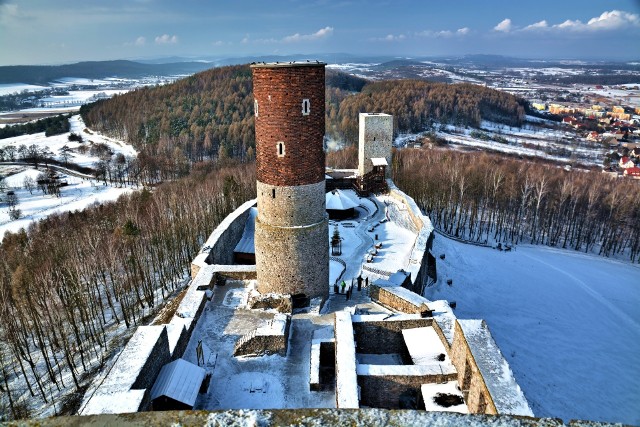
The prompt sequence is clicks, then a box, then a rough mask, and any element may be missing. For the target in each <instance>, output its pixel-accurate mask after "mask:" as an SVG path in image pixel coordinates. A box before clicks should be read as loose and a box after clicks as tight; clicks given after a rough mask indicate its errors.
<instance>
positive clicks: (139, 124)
mask: <svg viewBox="0 0 640 427" xmlns="http://www.w3.org/2000/svg"><path fill="white" fill-rule="evenodd" d="M325 82H326V115H327V120H326V124H327V129H326V133H327V136H329V137H331V138H334V139H337V140H340V141H343V142H345V143H347V144H352V143H356V142H357V140H358V132H357V126H358V113H361V112H367V111H384V112H387V113H390V114H393V116H394V121H395V131H396V132H420V131H423V130H427V129H430V128H432V126H433V124H434V123H435V122H441V123H454V124H457V125H469V126H475V127H477V126H479V125H480V122H481V120H483V119H485V120H493V121H496V122H501V123H508V124H512V125H517V124H518V123H519V122H520V120H521V119H522V117H523V115H524V108H523V105H524V101H523V100H522V99H519V98H517V97H515V96H513V95H510V94H508V93H505V92H500V91H497V90H494V89H490V88H485V87H482V86H476V85H471V84H456V85H449V84H444V83H432V82H425V81H420V80H388V81H381V82H370V81H367V80H364V79H362V78H359V77H354V76H351V75H349V74H346V73H343V72H340V71H336V70H332V69H327V70H326V79H325ZM252 92H253V85H252V81H251V70H250V68H249V66H248V65H234V66H227V67H220V68H214V69H211V70H207V71H203V72H200V73H197V74H195V75H193V76H190V77H187V78H185V79H182V80H179V81H177V82H175V83H172V84H168V85H164V86H159V87H145V88H141V89H137V90H135V91H132V92H129V93H126V94H123V95H118V96H115V97H113V98H112V99H109V100H104V101H98V102H97V103H94V104H90V105H86V106H83V107H82V108H81V109H80V112H81V114H82V116H83V118H84V120H85V123H87V125H88V126H90V127H91V128H93V129H96V130H98V131H101V132H104V133H106V134H108V135H110V136H113V137H115V138H119V139H124V140H126V141H127V142H128V143H130V144H132V145H133V146H134V147H136V149H138V150H139V151H141V153H143V154H142V155H141V156H139V157H144V156H145V155H149V157H150V158H153V159H155V160H154V161H158V162H161V161H164V160H163V159H165V160H166V161H170V159H174V158H176V156H177V154H178V153H179V154H180V156H182V155H184V157H186V159H188V160H189V161H191V162H198V161H202V160H205V159H212V158H216V157H232V158H239V159H241V160H244V161H249V160H251V159H253V157H254V154H255V135H254V123H253V93H252Z"/></svg>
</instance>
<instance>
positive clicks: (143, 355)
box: [102, 325, 166, 391]
mask: <svg viewBox="0 0 640 427" xmlns="http://www.w3.org/2000/svg"><path fill="white" fill-rule="evenodd" d="M163 333H164V334H166V330H165V327H164V325H153V326H139V327H138V329H137V330H136V332H135V333H134V334H133V336H132V337H131V339H130V340H129V342H128V343H127V345H126V346H125V348H124V349H123V350H122V353H120V356H119V357H118V360H117V362H116V363H115V364H114V365H113V367H112V368H111V371H109V374H108V375H107V377H106V378H105V380H104V382H103V383H102V386H103V387H109V386H117V387H118V388H119V389H120V390H122V391H126V390H129V389H130V388H131V386H133V384H134V382H135V381H136V378H137V377H138V374H139V372H140V371H141V370H142V368H143V367H144V365H145V363H147V359H148V358H149V356H150V355H151V352H152V351H153V348H154V347H155V345H156V343H157V342H158V340H159V339H160V337H161V335H162V334H163Z"/></svg>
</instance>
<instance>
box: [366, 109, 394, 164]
mask: <svg viewBox="0 0 640 427" xmlns="http://www.w3.org/2000/svg"><path fill="white" fill-rule="evenodd" d="M392 140H393V116H392V115H390V114H384V113H360V123H359V143H358V175H360V176H364V175H365V174H367V173H369V172H371V170H373V163H372V162H371V159H373V158H385V159H386V160H387V165H388V166H387V168H386V174H387V177H389V176H391V175H390V173H391V141H392Z"/></svg>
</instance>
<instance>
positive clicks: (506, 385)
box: [458, 319, 533, 417]
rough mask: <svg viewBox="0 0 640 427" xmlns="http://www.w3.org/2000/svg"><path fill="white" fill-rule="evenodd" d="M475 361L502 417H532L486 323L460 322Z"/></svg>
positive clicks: (525, 400) (482, 321)
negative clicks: (506, 415) (504, 415)
mask: <svg viewBox="0 0 640 427" xmlns="http://www.w3.org/2000/svg"><path fill="white" fill-rule="evenodd" d="M458 323H459V325H460V328H461V329H462V332H463V333H464V336H465V338H466V340H467V343H468V344H469V349H470V350H471V354H473V358H474V360H475V362H476V364H477V365H478V369H480V372H481V373H482V377H483V378H484V382H485V384H486V385H487V388H488V389H489V392H490V393H491V398H492V399H493V403H494V404H495V406H496V409H497V410H498V413H500V414H511V415H526V416H530V417H532V416H533V411H532V410H531V408H530V407H529V403H528V402H527V399H526V398H525V396H524V393H523V392H522V390H521V389H520V386H519V385H518V383H517V382H516V380H515V378H514V377H513V373H512V372H511V368H509V364H508V363H507V361H506V360H505V359H504V357H503V356H502V353H501V352H500V349H499V348H498V345H497V344H496V342H495V341H494V340H493V337H492V336H491V332H489V328H488V327H487V324H486V322H485V321H484V320H460V319H459V320H458Z"/></svg>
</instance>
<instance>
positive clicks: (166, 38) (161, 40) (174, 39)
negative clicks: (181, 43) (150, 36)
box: [155, 34, 178, 44]
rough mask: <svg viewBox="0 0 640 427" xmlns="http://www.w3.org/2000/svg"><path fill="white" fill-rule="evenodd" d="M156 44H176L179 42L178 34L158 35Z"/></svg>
mask: <svg viewBox="0 0 640 427" xmlns="http://www.w3.org/2000/svg"><path fill="white" fill-rule="evenodd" d="M155 40H156V44H176V43H178V36H176V35H173V36H170V35H169V34H163V35H161V36H157V37H156V39H155Z"/></svg>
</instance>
